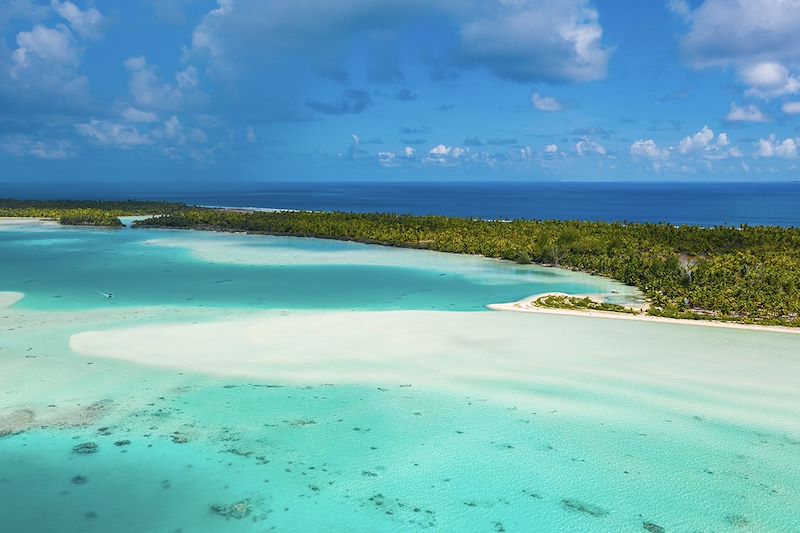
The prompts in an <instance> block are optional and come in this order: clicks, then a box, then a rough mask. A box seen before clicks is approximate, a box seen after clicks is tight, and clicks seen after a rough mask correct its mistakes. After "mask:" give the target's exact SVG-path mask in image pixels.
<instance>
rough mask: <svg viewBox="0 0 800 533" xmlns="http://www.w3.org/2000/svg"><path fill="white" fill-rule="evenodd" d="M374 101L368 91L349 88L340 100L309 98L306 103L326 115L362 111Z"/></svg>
mask: <svg viewBox="0 0 800 533" xmlns="http://www.w3.org/2000/svg"><path fill="white" fill-rule="evenodd" d="M371 103H372V98H371V97H370V95H369V93H368V92H367V91H360V90H355V89H348V90H346V91H345V92H344V94H342V96H341V97H340V98H339V99H338V100H331V101H325V102H322V101H318V100H309V101H307V102H306V105H307V106H308V107H309V108H311V109H313V110H314V111H316V112H318V113H324V114H326V115H346V114H354V113H361V112H363V111H364V110H366V109H367V108H368V107H369V106H370V104H371Z"/></svg>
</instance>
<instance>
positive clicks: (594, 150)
mask: <svg viewBox="0 0 800 533" xmlns="http://www.w3.org/2000/svg"><path fill="white" fill-rule="evenodd" d="M572 151H573V152H574V153H575V155H577V156H578V157H583V156H587V155H601V156H602V155H608V150H607V149H606V147H605V146H603V145H602V144H600V143H597V142H595V141H593V140H591V139H581V140H579V141H578V142H577V143H575V146H573V147H572Z"/></svg>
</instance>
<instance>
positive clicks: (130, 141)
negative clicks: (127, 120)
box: [75, 120, 152, 149]
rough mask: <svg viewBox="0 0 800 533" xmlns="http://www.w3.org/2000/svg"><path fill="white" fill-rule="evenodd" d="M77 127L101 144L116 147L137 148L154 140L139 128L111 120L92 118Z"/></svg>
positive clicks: (76, 126) (83, 133)
mask: <svg viewBox="0 0 800 533" xmlns="http://www.w3.org/2000/svg"><path fill="white" fill-rule="evenodd" d="M75 129H76V130H77V131H78V133H80V134H81V135H83V136H86V137H89V138H91V139H93V140H94V141H96V142H97V143H99V144H103V145H108V146H114V147H116V148H123V149H127V148H135V147H137V146H142V145H145V144H150V143H151V142H152V139H150V138H149V137H148V136H147V135H145V134H142V133H141V132H139V130H138V129H137V128H135V127H133V126H130V125H127V124H121V123H118V122H113V121H109V120H91V121H89V122H86V123H81V124H76V125H75Z"/></svg>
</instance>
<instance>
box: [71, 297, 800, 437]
mask: <svg viewBox="0 0 800 533" xmlns="http://www.w3.org/2000/svg"><path fill="white" fill-rule="evenodd" d="M797 340H798V338H797V337H795V336H793V335H782V334H776V333H767V332H754V331H743V330H732V329H727V330H726V329H721V328H697V327H685V326H683V325H675V324H670V325H666V324H656V323H652V322H649V321H639V322H631V321H618V320H581V319H577V318H575V317H571V316H558V315H549V314H547V315H545V314H540V315H525V314H523V313H493V312H472V313H469V312H464V313H457V312H428V311H391V312H344V311H342V312H292V313H287V312H283V313H281V312H269V313H265V314H263V315H259V316H257V317H254V318H247V319H240V320H228V321H211V322H201V323H196V324H175V323H172V324H170V323H164V324H153V325H148V326H140V327H125V328H114V329H110V330H106V331H87V332H82V333H78V334H75V335H73V336H72V337H71V338H70V348H71V349H72V350H73V351H74V352H76V353H78V354H81V355H83V356H86V357H92V358H95V357H108V358H113V359H120V360H125V361H128V362H133V363H137V364H141V365H149V366H154V367H161V368H169V369H176V370H181V371H190V372H196V373H204V374H213V375H222V376H237V377H246V378H252V379H260V380H271V381H275V382H288V383H308V384H324V383H334V384H358V385H377V386H380V385H386V384H404V383H409V384H414V386H418V385H422V386H426V387H431V388H436V389H445V390H449V391H453V392H456V393H459V394H461V393H463V394H464V395H472V396H476V397H485V398H490V399H493V400H498V401H502V402H505V403H507V404H509V405H513V406H517V405H526V406H529V407H536V408H539V409H545V408H553V409H561V410H562V412H563V411H565V410H566V411H572V412H574V413H575V414H583V415H586V416H589V415H590V414H592V413H594V414H597V412H598V411H603V412H604V413H605V414H608V413H617V414H618V416H619V417H625V416H631V412H635V410H636V409H645V408H646V406H649V408H650V409H658V410H663V411H664V414H665V416H669V415H675V414H677V415H689V414H697V413H698V411H702V415H703V416H713V417H715V418H716V419H721V420H726V421H730V422H736V423H742V424H748V425H752V424H755V425H757V426H766V427H770V428H773V429H775V428H779V429H781V430H782V431H791V432H796V433H797V434H800V389H798V387H797V386H796V376H797V375H800V356H798V353H800V344H798V342H797Z"/></svg>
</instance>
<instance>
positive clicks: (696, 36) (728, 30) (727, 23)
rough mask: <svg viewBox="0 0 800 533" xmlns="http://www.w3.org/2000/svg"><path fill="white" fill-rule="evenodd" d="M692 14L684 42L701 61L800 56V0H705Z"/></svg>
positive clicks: (757, 60)
mask: <svg viewBox="0 0 800 533" xmlns="http://www.w3.org/2000/svg"><path fill="white" fill-rule="evenodd" d="M674 4H677V3H674ZM686 7H687V8H688V6H686ZM680 9H682V8H679V10H680ZM686 20H687V21H688V23H689V31H688V33H687V34H686V35H685V36H684V37H683V39H682V47H683V51H684V53H685V54H686V56H687V59H688V60H689V61H690V63H691V64H692V65H694V66H696V67H700V68H702V67H709V66H728V65H734V66H742V65H753V64H757V63H761V62H779V63H786V62H788V63H794V62H796V61H797V60H798V59H800V39H797V28H799V27H800V4H798V2H797V1H796V0H705V1H703V2H702V3H701V4H700V5H699V6H698V7H697V8H696V9H692V10H690V11H689V12H688V13H687V17H686Z"/></svg>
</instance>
